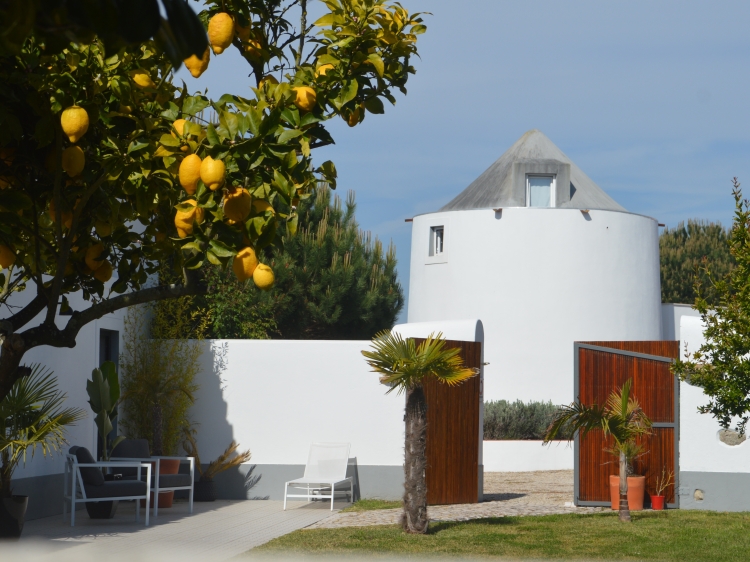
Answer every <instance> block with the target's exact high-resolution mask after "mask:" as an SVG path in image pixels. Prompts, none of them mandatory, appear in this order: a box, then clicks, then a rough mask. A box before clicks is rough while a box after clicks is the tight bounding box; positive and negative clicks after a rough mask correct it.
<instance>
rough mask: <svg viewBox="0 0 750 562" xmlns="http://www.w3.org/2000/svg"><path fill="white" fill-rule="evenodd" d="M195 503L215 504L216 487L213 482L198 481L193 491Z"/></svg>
mask: <svg viewBox="0 0 750 562" xmlns="http://www.w3.org/2000/svg"><path fill="white" fill-rule="evenodd" d="M193 501H197V502H213V501H216V486H215V485H214V481H213V480H210V479H208V480H198V481H197V482H196V483H195V488H194V489H193Z"/></svg>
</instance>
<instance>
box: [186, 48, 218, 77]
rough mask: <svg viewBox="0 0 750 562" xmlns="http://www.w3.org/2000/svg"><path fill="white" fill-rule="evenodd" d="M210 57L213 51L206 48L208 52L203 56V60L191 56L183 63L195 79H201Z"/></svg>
mask: <svg viewBox="0 0 750 562" xmlns="http://www.w3.org/2000/svg"><path fill="white" fill-rule="evenodd" d="M210 57H211V49H210V48H209V47H206V51H205V52H204V53H203V56H202V57H201V58H198V57H196V56H195V55H190V56H189V57H188V58H186V59H185V60H184V61H183V62H184V63H185V68H187V69H188V70H189V71H190V74H191V75H192V76H193V78H199V77H200V75H201V74H203V73H204V72H206V69H207V68H208V62H209V60H210Z"/></svg>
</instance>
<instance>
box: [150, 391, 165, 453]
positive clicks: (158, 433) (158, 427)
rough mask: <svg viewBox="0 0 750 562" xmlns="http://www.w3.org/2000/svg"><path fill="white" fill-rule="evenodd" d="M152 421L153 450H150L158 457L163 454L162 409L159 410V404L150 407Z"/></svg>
mask: <svg viewBox="0 0 750 562" xmlns="http://www.w3.org/2000/svg"><path fill="white" fill-rule="evenodd" d="M151 412H152V417H153V419H152V422H153V424H154V435H153V439H154V450H153V451H151V454H152V455H154V456H156V457H158V456H161V455H163V454H164V451H163V448H164V446H163V444H162V439H161V438H162V430H163V427H162V411H161V404H154V405H153V407H152V410H151Z"/></svg>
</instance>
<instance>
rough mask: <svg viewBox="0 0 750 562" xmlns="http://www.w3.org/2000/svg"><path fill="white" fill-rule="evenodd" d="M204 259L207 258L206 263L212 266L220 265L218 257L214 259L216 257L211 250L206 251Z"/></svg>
mask: <svg viewBox="0 0 750 562" xmlns="http://www.w3.org/2000/svg"><path fill="white" fill-rule="evenodd" d="M206 257H207V258H208V261H210V262H211V263H212V264H214V265H221V260H220V259H219V258H218V257H216V255H215V254H214V253H213V252H212V251H211V250H208V251H207V252H206Z"/></svg>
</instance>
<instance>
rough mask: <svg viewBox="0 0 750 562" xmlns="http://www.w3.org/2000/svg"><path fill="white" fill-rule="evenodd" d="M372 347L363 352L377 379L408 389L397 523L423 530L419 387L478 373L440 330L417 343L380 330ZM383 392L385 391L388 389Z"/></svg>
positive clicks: (423, 431) (423, 406)
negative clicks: (400, 507)
mask: <svg viewBox="0 0 750 562" xmlns="http://www.w3.org/2000/svg"><path fill="white" fill-rule="evenodd" d="M372 348H373V350H372V351H363V352H362V355H364V356H365V357H366V358H367V364H368V365H370V367H372V370H373V372H375V373H380V382H381V383H382V384H386V385H389V386H390V387H391V388H390V390H388V392H387V393H390V392H393V391H394V390H396V391H397V392H398V393H399V394H401V393H402V392H405V393H406V409H405V414H404V422H405V424H406V432H405V438H404V513H403V515H402V517H401V525H402V527H403V528H404V530H405V531H406V532H407V533H426V532H427V526H428V519H427V487H426V484H425V474H424V471H425V468H426V465H427V457H426V455H425V448H426V435H427V402H426V401H425V396H424V389H423V387H422V384H423V381H424V379H425V377H428V376H432V377H435V378H436V379H437V380H438V381H440V382H441V383H445V384H448V385H457V384H459V383H461V382H463V381H465V380H466V379H468V378H470V377H473V376H474V375H476V374H477V373H478V369H471V368H468V367H465V366H464V365H463V361H462V360H461V356H460V350H459V349H457V348H454V349H446V348H445V340H444V339H443V334H442V333H439V334H438V335H437V336H435V335H434V334H430V335H429V336H428V337H427V339H426V340H425V341H423V342H422V343H421V344H419V346H417V344H416V342H415V341H414V340H413V339H407V340H404V339H403V338H402V337H401V336H400V335H399V334H394V333H393V332H391V331H390V330H385V331H383V332H379V333H378V334H376V335H375V337H374V338H373V340H372ZM387 393H386V394H387Z"/></svg>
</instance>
